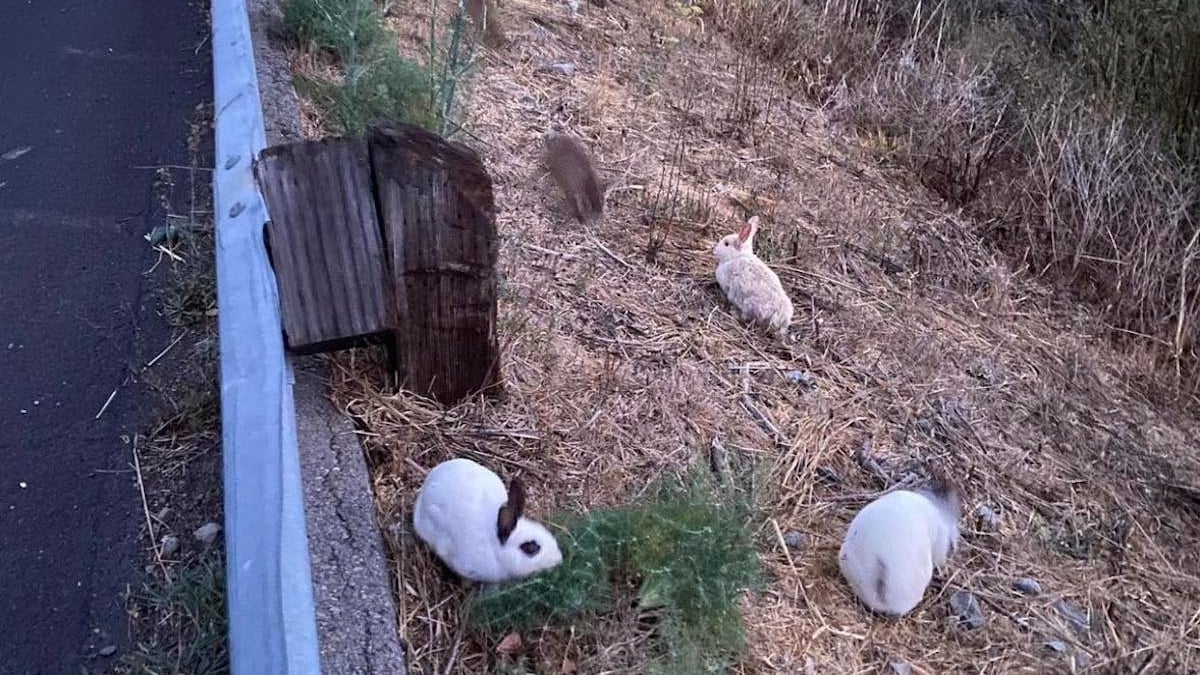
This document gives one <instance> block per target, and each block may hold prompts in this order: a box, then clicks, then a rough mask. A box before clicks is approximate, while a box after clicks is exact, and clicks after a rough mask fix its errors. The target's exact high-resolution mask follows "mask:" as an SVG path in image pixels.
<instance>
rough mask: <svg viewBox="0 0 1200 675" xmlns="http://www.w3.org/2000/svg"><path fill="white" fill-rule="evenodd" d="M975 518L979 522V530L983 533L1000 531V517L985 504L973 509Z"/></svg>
mask: <svg viewBox="0 0 1200 675" xmlns="http://www.w3.org/2000/svg"><path fill="white" fill-rule="evenodd" d="M975 517H976V518H977V519H978V520H979V529H981V530H983V531H985V532H999V531H1000V516H999V515H997V514H996V512H995V511H993V510H992V508H991V507H990V506H988V505H986V504H980V505H979V508H977V509H975Z"/></svg>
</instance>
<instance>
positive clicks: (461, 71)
mask: <svg viewBox="0 0 1200 675" xmlns="http://www.w3.org/2000/svg"><path fill="white" fill-rule="evenodd" d="M446 2H448V4H453V5H454V6H455V9H452V10H451V12H450V15H449V16H448V18H447V19H448V25H447V27H446V30H440V28H439V27H438V26H437V25H434V24H431V25H430V26H429V40H428V46H427V49H426V50H425V53H424V54H423V57H424V58H423V59H421V60H417V59H411V58H406V57H404V56H401V55H400V53H399V52H398V51H397V44H396V38H395V35H394V33H393V32H392V30H391V29H390V28H389V27H388V25H387V23H386V15H387V12H388V10H387V9H385V8H384V7H382V6H380V5H379V4H378V3H377V2H375V0H288V1H287V2H286V3H285V4H284V26H285V28H286V30H287V32H288V34H289V36H290V37H291V39H292V41H293V43H294V45H295V46H296V47H297V48H298V49H299V50H301V52H303V53H304V54H305V55H306V57H307V58H308V59H309V60H310V62H311V67H310V68H306V69H302V70H301V71H300V72H297V76H296V84H297V87H298V90H299V92H300V94H301V96H303V97H306V98H308V99H309V100H311V101H312V102H313V103H314V104H316V106H317V107H318V108H319V109H320V110H321V112H322V116H323V117H324V118H325V120H326V124H327V126H328V127H329V130H330V131H335V132H339V133H346V134H351V135H359V134H362V133H363V132H364V131H366V129H367V127H368V125H370V124H372V123H378V122H390V121H403V122H407V123H409V124H415V125H417V126H421V127H425V128H426V129H429V130H431V131H435V132H438V133H440V134H443V135H447V136H449V135H451V134H453V133H454V132H455V131H457V126H456V122H455V120H456V115H457V113H458V110H457V107H456V100H457V95H458V93H459V87H460V86H461V85H462V83H463V81H464V80H465V79H466V77H467V76H468V74H469V72H470V70H471V67H472V65H473V58H474V51H475V39H474V37H473V36H472V35H471V34H470V31H468V30H467V29H468V28H469V26H470V24H469V22H468V20H467V18H466V11H465V9H464V8H461V7H458V3H457V2H455V0H446ZM436 4H437V3H436V1H435V7H436Z"/></svg>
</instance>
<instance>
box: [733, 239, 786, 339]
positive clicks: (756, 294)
mask: <svg viewBox="0 0 1200 675" xmlns="http://www.w3.org/2000/svg"><path fill="white" fill-rule="evenodd" d="M757 232H758V216H754V217H752V218H751V219H750V220H749V221H747V222H746V224H745V225H744V226H742V230H741V232H739V233H738V234H730V235H727V236H726V237H724V238H723V239H721V241H719V242H717V245H716V246H715V247H714V248H713V255H714V256H716V258H717V283H718V284H719V285H720V286H721V290H722V291H724V292H725V297H726V298H728V299H729V302H730V303H732V304H733V306H734V308H735V309H736V310H737V314H738V316H739V317H741V318H742V319H744V320H747V321H752V322H754V323H758V324H763V325H766V326H768V327H769V328H770V329H771V330H772V331H773V332H774V333H776V334H777V335H778V336H779V339H781V340H786V339H787V330H788V325H789V324H790V323H791V322H792V300H791V298H789V297H788V294H787V291H785V290H783V284H781V283H779V276H778V275H776V274H775V272H773V271H772V270H771V268H770V267H767V264H766V263H764V262H763V261H762V260H760V259H759V258H758V256H757V255H755V254H754V235H755V234H756V233H757Z"/></svg>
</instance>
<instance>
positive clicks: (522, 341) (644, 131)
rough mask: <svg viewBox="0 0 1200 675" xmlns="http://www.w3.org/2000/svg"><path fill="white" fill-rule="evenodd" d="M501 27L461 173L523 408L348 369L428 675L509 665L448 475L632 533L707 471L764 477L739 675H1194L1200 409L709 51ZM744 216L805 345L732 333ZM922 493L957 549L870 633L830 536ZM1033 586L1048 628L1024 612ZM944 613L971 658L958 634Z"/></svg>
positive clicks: (416, 30) (537, 26) (684, 40)
mask: <svg viewBox="0 0 1200 675" xmlns="http://www.w3.org/2000/svg"><path fill="white" fill-rule="evenodd" d="M428 11H429V6H428V5H427V4H425V3H404V4H403V5H402V6H400V7H398V8H394V9H393V12H394V14H395V15H394V16H392V18H391V19H390V21H391V23H392V27H393V28H394V29H395V30H396V31H397V34H398V35H399V38H400V42H401V47H402V50H404V51H407V52H409V53H411V54H414V55H419V54H421V53H422V50H423V49H424V44H425V40H426V39H427V33H428V26H429V16H428ZM499 15H500V18H501V20H502V22H503V24H504V27H505V29H506V33H507V37H508V43H507V44H506V45H505V46H504V47H503V48H500V49H496V50H487V51H486V53H485V54H483V55H482V59H483V61H482V63H481V66H480V68H479V69H478V71H477V72H476V73H475V75H474V76H473V78H472V80H471V82H470V84H469V87H468V89H467V93H466V96H465V99H464V101H465V103H464V105H465V111H464V113H465V120H466V125H465V126H466V133H465V134H464V137H463V138H462V140H464V141H465V142H467V143H468V144H470V145H472V146H473V147H475V148H477V149H478V150H479V151H480V152H481V154H482V155H483V157H484V161H485V164H486V165H487V167H488V169H489V171H490V172H491V174H492V177H493V180H494V182H495V187H496V199H497V211H498V226H499V230H500V232H501V235H502V238H503V241H502V245H501V251H500V266H501V279H502V282H501V289H500V290H501V300H500V308H499V333H500V340H501V343H502V350H503V366H502V367H503V376H504V380H505V383H506V395H505V397H503V398H502V399H499V400H476V401H471V402H467V403H464V404H463V405H461V406H459V407H456V408H454V409H450V410H446V409H441V408H439V407H437V406H434V405H432V404H429V403H426V402H423V401H419V400H417V399H414V398H412V397H407V396H402V395H389V394H387V393H385V392H383V391H381V390H380V389H379V388H377V387H376V386H375V384H373V382H377V381H378V380H379V378H378V377H376V374H377V370H376V369H377V368H379V367H380V365H381V363H382V360H381V357H380V355H378V354H373V353H369V352H361V351H360V352H351V353H346V354H342V355H338V356H336V357H334V360H333V362H334V366H335V367H334V369H333V373H334V374H333V378H334V382H333V385H334V389H335V391H336V395H335V398H336V402H337V403H338V404H339V405H340V406H341V407H342V408H343V409H345V410H346V411H347V413H348V414H349V415H351V416H352V417H354V418H355V419H357V420H358V421H359V422H360V424H361V425H362V427H363V428H364V429H365V431H364V435H365V438H366V441H367V445H368V451H369V453H370V455H371V458H372V460H373V461H374V464H375V476H374V483H375V489H376V494H377V497H378V499H379V502H380V509H381V513H382V514H383V517H384V519H385V521H386V524H388V525H391V527H390V528H389V531H390V532H391V533H392V535H393V536H392V542H391V543H392V545H393V552H394V554H395V556H396V569H395V574H396V581H397V589H398V597H399V606H400V612H401V617H400V618H401V622H402V628H401V631H402V633H403V637H404V639H405V640H406V642H407V643H408V645H409V646H410V648H411V650H412V654H411V657H412V666H413V667H415V669H416V671H417V672H445V673H481V672H487V671H489V670H490V669H491V668H493V667H494V665H495V664H496V662H497V660H498V656H497V653H496V647H497V644H496V643H497V642H498V640H499V638H498V637H497V636H483V635H478V634H475V633H473V632H472V631H470V630H469V629H468V628H467V627H466V625H465V624H464V623H463V622H462V621H461V620H460V619H461V616H460V610H461V605H462V601H463V599H464V597H465V591H464V590H462V589H460V588H457V587H454V586H451V585H449V584H447V583H446V582H445V580H444V579H443V578H442V577H441V576H440V575H439V574H438V572H437V570H436V568H435V567H434V566H433V565H432V563H431V560H430V558H429V556H428V554H427V553H426V552H425V551H424V550H423V549H422V548H421V547H419V546H417V545H416V544H415V543H414V542H413V539H412V537H411V535H408V534H406V529H407V522H408V520H409V513H410V508H411V500H412V497H413V495H414V494H415V491H416V489H417V488H418V486H419V485H420V483H421V481H422V479H423V476H424V473H425V472H426V471H427V470H428V469H429V468H430V467H432V466H434V465H435V464H436V463H437V462H439V461H442V460H444V459H447V458H449V457H451V456H455V455H460V454H468V455H471V456H474V457H476V458H479V459H481V460H483V461H485V462H487V463H488V464H489V465H491V466H492V467H493V468H496V469H499V470H502V471H505V472H508V471H511V470H512V469H515V468H520V469H521V471H522V472H523V475H524V476H525V477H526V483H527V484H530V485H531V507H530V508H531V511H532V512H533V513H535V514H549V513H552V512H554V511H555V510H560V509H563V510H587V509H590V508H595V507H598V506H601V505H611V504H616V503H620V502H623V501H625V500H627V499H628V498H630V497H631V496H634V495H636V494H638V492H639V490H641V489H643V488H644V487H645V486H646V485H647V483H648V481H649V479H650V478H651V477H653V476H655V475H658V474H660V473H661V472H678V471H682V470H683V469H684V468H685V467H687V466H688V465H689V464H691V463H693V462H695V461H706V458H707V455H708V452H709V448H710V447H711V446H712V445H713V443H714V441H716V442H718V443H720V444H723V445H724V446H725V447H726V448H732V449H733V450H734V451H737V452H740V453H743V454H745V455H746V456H748V457H750V458H752V459H754V460H757V461H761V462H763V463H765V464H766V465H768V466H771V467H772V471H771V486H772V487H771V490H770V491H769V494H767V495H764V499H765V501H766V504H767V506H768V511H769V519H768V521H767V522H766V523H765V524H764V525H763V528H762V531H761V532H760V533H759V534H760V538H759V540H760V541H761V542H762V545H761V549H760V555H761V560H762V564H763V566H764V569H765V570H766V572H767V575H768V578H769V584H768V586H767V589H766V590H765V592H763V593H761V594H757V595H755V596H753V597H748V598H747V600H746V602H745V611H744V615H745V620H746V624H747V626H748V631H749V635H750V647H749V650H748V652H747V654H746V655H745V657H744V659H743V660H742V662H741V664H740V665H739V667H738V669H737V672H744V673H864V672H893V671H894V672H908V671H905V670H904V664H908V665H909V666H911V669H912V670H911V672H917V673H960V672H961V673H976V672H978V673H1046V672H1083V671H1091V672H1141V673H1188V672H1200V610H1198V608H1200V562H1198V560H1197V556H1198V555H1200V547H1198V546H1197V543H1198V542H1200V517H1198V516H1200V492H1198V491H1197V488H1196V486H1197V485H1200V453H1198V451H1197V425H1196V422H1195V419H1194V417H1193V416H1192V415H1191V414H1190V411H1194V410H1195V406H1194V404H1195V401H1194V400H1193V401H1190V402H1186V401H1180V400H1171V399H1172V397H1171V392H1170V386H1169V382H1168V381H1169V374H1167V373H1159V372H1157V371H1154V370H1153V364H1152V359H1151V357H1150V355H1149V352H1148V351H1139V349H1138V348H1137V346H1136V344H1133V345H1122V346H1120V347H1119V348H1118V347H1117V346H1114V345H1113V344H1111V343H1110V342H1109V341H1107V340H1106V339H1104V338H1102V337H1100V336H1101V335H1103V334H1104V331H1103V330H1102V327H1100V326H1099V325H1098V324H1097V322H1096V320H1095V319H1094V317H1092V316H1091V315H1089V314H1088V313H1087V312H1086V311H1084V310H1082V309H1080V308H1079V307H1078V306H1076V305H1074V304H1073V303H1071V302H1070V300H1069V299H1068V298H1064V297H1062V296H1060V295H1059V294H1057V293H1055V292H1054V291H1052V290H1051V289H1049V288H1047V287H1045V286H1044V285H1041V284H1040V283H1039V281H1038V279H1036V278H1035V276H1033V275H1032V274H1031V273H1030V272H1029V271H1028V270H1027V269H1025V268H1024V267H1022V266H1021V265H1020V263H1019V261H1013V260H1011V259H1009V258H1007V257H1006V256H1004V255H1002V254H1001V253H999V252H997V251H995V250H993V249H992V248H990V247H989V246H987V245H986V244H985V243H984V242H983V241H981V240H980V239H979V238H978V237H977V235H976V234H975V227H974V225H973V224H972V223H970V222H969V221H968V220H966V219H965V218H964V217H962V216H961V215H960V214H958V213H956V212H954V211H951V210H948V209H947V207H945V205H944V204H943V203H941V202H940V201H939V200H938V199H936V198H935V197H934V196H932V195H930V194H928V193H927V192H925V191H924V190H923V189H922V188H920V187H919V185H917V184H916V182H915V181H913V180H912V179H911V178H909V177H908V176H906V175H905V174H904V173H903V172H901V171H899V170H898V169H893V168H890V167H887V166H881V165H880V164H879V163H878V162H877V161H876V160H874V159H873V158H872V153H871V152H870V148H868V147H866V146H865V145H864V144H862V143H861V142H860V141H859V140H858V139H856V138H855V137H854V136H853V134H852V133H851V132H850V131H848V130H845V129H838V128H835V127H833V126H831V125H830V123H829V122H828V120H827V118H826V117H825V115H824V114H823V113H822V111H821V110H819V109H816V108H813V107H811V106H810V105H809V104H808V103H806V101H805V100H803V99H802V98H801V97H800V96H799V95H798V94H794V93H793V92H792V91H791V90H790V89H789V87H788V85H787V84H785V83H783V82H782V81H779V80H778V79H777V78H776V74H775V73H774V72H773V71H772V70H771V69H770V67H769V66H765V65H763V64H759V63H756V62H753V61H752V60H751V59H750V58H749V57H748V56H747V55H746V50H744V49H740V48H739V46H738V45H735V44H730V43H729V42H727V41H726V38H725V37H724V36H723V35H721V34H720V33H718V32H716V31H714V30H713V28H712V26H711V25H708V24H707V23H705V22H704V21H703V19H702V18H687V17H684V16H682V15H681V14H679V13H678V12H676V11H673V10H672V8H671V7H670V6H668V4H667V3H660V2H630V1H625V2H620V3H617V2H612V3H609V5H608V7H607V8H604V9H600V8H597V7H594V6H591V5H582V7H581V8H580V10H579V12H578V13H577V14H572V13H571V11H570V10H569V8H568V7H567V5H566V4H564V3H546V2H541V1H535V0H505V2H504V3H503V5H502V6H501V7H500V10H499ZM304 59H305V57H303V56H297V62H298V66H300V67H303V66H304V64H303V61H304ZM306 110H307V112H308V114H309V117H308V119H307V127H308V131H309V133H310V134H313V135H317V134H320V133H321V131H320V123H319V120H317V119H315V118H314V117H312V112H313V111H312V109H311V108H309V107H307V106H306ZM555 127H559V128H562V129H565V130H568V131H570V132H571V133H575V134H577V135H579V136H580V137H581V138H583V139H584V140H585V141H586V143H587V144H588V145H589V146H590V147H591V148H592V150H593V152H594V153H595V155H596V157H597V160H598V163H599V165H600V167H601V172H602V174H603V176H604V178H605V179H606V180H608V181H609V195H608V202H607V209H608V210H607V214H606V218H605V219H604V221H603V223H601V224H599V225H597V226H594V227H584V226H580V225H578V224H576V223H574V222H573V221H571V220H570V218H569V217H568V215H567V213H568V212H567V208H566V206H565V204H564V203H563V202H562V201H561V199H560V198H559V196H558V195H557V193H556V192H555V190H554V188H553V183H552V182H551V181H550V180H549V178H548V177H547V176H546V175H545V170H544V169H543V167H542V165H541V163H540V154H539V153H540V148H541V145H540V138H541V135H542V133H543V132H544V131H546V130H547V129H551V128H555ZM668 212H671V213H673V214H674V216H675V217H674V218H668V217H667V216H668V215H670V213H668ZM750 212H752V213H759V214H761V216H762V220H763V231H762V232H761V234H760V236H759V242H758V251H759V254H760V255H761V256H762V257H763V258H764V259H765V260H767V261H768V262H769V263H770V264H771V265H772V267H773V268H774V269H776V270H777V271H778V273H779V275H780V277H781V278H782V280H783V283H784V286H785V287H786V288H787V290H788V291H789V292H790V294H791V296H792V298H793V301H794V303H795V306H796V316H795V319H794V323H793V326H792V329H791V342H790V343H788V344H786V345H782V344H780V343H778V342H775V341H773V340H772V339H771V338H770V337H769V336H767V335H765V334H763V333H761V332H758V331H755V330H752V329H748V328H747V327H746V326H744V325H742V324H741V323H739V322H738V321H737V320H736V319H735V318H734V317H733V316H732V314H731V313H730V311H729V309H728V307H727V306H726V304H725V303H724V301H723V300H722V298H721V296H720V292H719V290H718V289H717V287H716V284H715V282H714V280H713V269H714V261H713V257H712V254H711V248H712V245H713V244H714V243H715V241H716V240H717V239H719V238H720V236H722V235H724V234H726V233H728V232H732V231H735V230H736V229H737V227H738V226H739V224H740V222H741V220H742V218H743V217H744V216H745V215H746V214H747V213H750ZM669 221H670V222H669ZM1189 408H1190V410H1189ZM926 467H933V468H937V469H941V470H943V471H946V472H948V473H949V474H950V475H952V476H953V477H954V478H956V479H957V480H958V481H959V482H961V484H962V485H963V488H964V490H965V492H966V497H967V498H966V500H965V508H964V510H965V512H966V513H965V514H964V518H963V521H962V526H963V528H964V542H963V545H962V547H961V548H960V550H959V552H958V553H957V554H956V556H955V558H953V559H952V561H951V565H950V572H949V575H948V576H947V577H946V578H944V579H941V580H937V581H935V582H934V584H933V586H931V588H930V590H929V592H928V593H927V595H926V599H925V600H924V602H922V603H921V605H920V606H918V608H917V609H916V610H915V611H914V612H913V613H912V614H911V615H909V616H908V617H906V618H905V619H903V620H901V621H896V622H889V621H884V620H881V619H877V618H873V617H872V616H871V615H869V614H868V613H866V612H865V611H864V610H863V609H861V608H860V606H859V605H858V604H857V603H856V602H855V601H854V599H853V596H852V595H851V594H850V592H849V589H848V587H847V586H846V585H845V583H844V581H843V580H842V579H841V577H840V575H839V574H838V571H837V566H836V554H837V548H838V546H839V545H840V541H841V536H842V535H843V533H844V531H845V527H846V525H847V524H848V522H849V521H850V519H851V517H852V516H853V515H854V513H855V512H856V511H857V509H859V508H861V506H862V505H863V504H865V503H866V502H867V501H868V500H869V499H870V498H871V497H872V496H874V495H876V494H878V493H879V492H880V491H881V490H883V489H885V488H886V487H888V486H889V485H891V484H893V483H895V482H897V481H904V480H911V479H912V477H913V476H915V475H918V474H920V473H922V472H923V471H924V470H925V468H926ZM979 507H986V508H987V509H990V510H991V512H992V513H994V514H995V522H992V523H987V522H984V521H986V520H988V519H987V518H981V517H978V516H977V515H976V510H977V508H979ZM791 533H802V534H803V535H804V539H805V543H804V544H803V545H801V546H797V547H791V548H789V547H788V546H787V545H785V543H784V539H785V535H787V534H791ZM793 543H794V542H793ZM1024 577H1030V578H1033V579H1036V580H1037V581H1038V583H1039V585H1040V587H1041V593H1040V594H1039V595H1033V596H1028V595H1024V594H1022V593H1020V592H1018V591H1017V590H1014V588H1013V583H1014V581H1015V580H1017V579H1020V578H1024ZM957 590H965V591H969V592H970V593H973V594H974V595H975V596H976V597H977V598H978V600H979V602H980V604H981V608H982V614H983V618H984V621H985V623H984V625H983V626H982V627H978V628H974V629H971V628H967V627H965V626H962V625H959V624H958V622H956V621H955V620H954V619H953V617H952V612H951V609H950V603H949V597H950V595H951V594H952V593H953V592H954V591H957ZM650 630H652V628H647V627H645V626H643V625H639V624H638V622H637V620H636V616H611V617H602V618H601V620H599V621H597V622H595V623H593V624H592V625H589V626H586V627H582V626H577V627H565V626H548V627H546V628H545V630H544V631H543V632H541V633H539V634H535V635H526V636H524V642H525V647H526V650H527V653H528V655H529V657H530V662H531V664H532V665H535V666H536V669H537V671H538V672H571V668H570V667H564V666H566V665H567V664H570V665H571V666H572V667H575V668H577V672H579V673H633V672H642V669H643V668H644V662H643V661H642V660H641V659H640V655H639V645H641V644H642V643H643V642H644V641H645V640H646V639H647V632H648V631H650ZM892 663H895V664H896V665H895V666H892V665H890V664H892Z"/></svg>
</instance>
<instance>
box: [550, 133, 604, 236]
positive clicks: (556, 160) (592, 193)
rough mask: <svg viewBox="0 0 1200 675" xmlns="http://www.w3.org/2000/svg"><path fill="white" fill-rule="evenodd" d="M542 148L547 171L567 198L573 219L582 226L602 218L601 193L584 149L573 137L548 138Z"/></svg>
mask: <svg viewBox="0 0 1200 675" xmlns="http://www.w3.org/2000/svg"><path fill="white" fill-rule="evenodd" d="M545 145H546V151H545V156H544V159H545V162H546V168H547V169H549V170H550V175H551V177H553V178H554V182H555V183H557V184H558V187H559V189H561V190H562V192H563V194H564V195H565V196H566V198H567V203H568V204H569V205H570V207H571V211H572V215H574V216H575V218H576V219H577V220H578V221H579V222H581V223H584V222H588V221H592V222H595V221H598V220H599V219H600V217H601V216H603V215H604V192H603V190H602V189H601V187H600V178H599V176H597V175H596V167H595V166H594V165H593V164H592V155H591V153H590V152H588V149H587V147H586V146H584V144H583V142H582V141H580V140H579V139H578V138H575V137H574V136H569V135H567V134H558V133H551V134H547V136H546V138H545Z"/></svg>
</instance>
